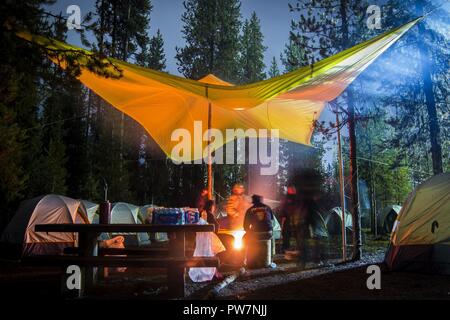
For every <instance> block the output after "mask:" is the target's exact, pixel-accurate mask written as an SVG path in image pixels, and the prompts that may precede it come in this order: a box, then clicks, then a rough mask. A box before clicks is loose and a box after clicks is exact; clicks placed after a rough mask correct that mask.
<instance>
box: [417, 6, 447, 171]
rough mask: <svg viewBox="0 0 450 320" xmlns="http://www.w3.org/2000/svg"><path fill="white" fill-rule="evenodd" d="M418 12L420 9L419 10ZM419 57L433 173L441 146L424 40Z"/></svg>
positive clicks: (438, 168)
mask: <svg viewBox="0 0 450 320" xmlns="http://www.w3.org/2000/svg"><path fill="white" fill-rule="evenodd" d="M418 6H419V9H420V10H421V11H422V12H423V2H422V1H420V2H419V4H418ZM419 12H420V11H419ZM418 29H419V36H420V37H425V36H426V31H425V27H424V22H423V21H422V22H420V23H419V25H418ZM419 50H420V58H421V63H422V81H423V91H424V93H425V104H426V106H427V113H428V127H429V130H430V143H431V159H432V163H433V173H434V174H439V173H442V172H443V169H442V147H441V142H440V128H439V121H438V116H437V110H436V99H435V98H434V90H433V81H432V80H431V72H430V59H429V52H428V48H427V46H426V44H425V43H424V42H422V41H421V42H419Z"/></svg>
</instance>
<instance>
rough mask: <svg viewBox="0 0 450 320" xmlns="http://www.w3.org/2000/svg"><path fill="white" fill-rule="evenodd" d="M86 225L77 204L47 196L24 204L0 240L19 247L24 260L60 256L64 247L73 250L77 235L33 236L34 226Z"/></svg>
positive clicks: (83, 212)
mask: <svg viewBox="0 0 450 320" xmlns="http://www.w3.org/2000/svg"><path fill="white" fill-rule="evenodd" d="M50 223H89V220H88V217H87V212H86V208H85V207H84V205H83V203H82V202H81V201H80V200H75V199H71V198H68V197H64V196H60V195H55V194H50V195H45V196H39V197H36V198H33V199H29V200H25V201H24V202H22V203H21V205H20V206H19V208H18V209H17V212H16V214H15V215H14V217H13V218H12V220H11V222H10V223H9V225H8V226H7V227H6V230H5V231H4V233H3V236H2V242H5V243H8V244H11V245H16V246H18V245H21V246H22V249H23V251H22V254H23V255H24V256H30V255H41V254H62V253H63V249H64V248H65V247H71V246H76V245H77V242H78V239H77V234H76V233H64V232H48V233H47V232H35V231H34V227H35V226H36V225H37V224H50Z"/></svg>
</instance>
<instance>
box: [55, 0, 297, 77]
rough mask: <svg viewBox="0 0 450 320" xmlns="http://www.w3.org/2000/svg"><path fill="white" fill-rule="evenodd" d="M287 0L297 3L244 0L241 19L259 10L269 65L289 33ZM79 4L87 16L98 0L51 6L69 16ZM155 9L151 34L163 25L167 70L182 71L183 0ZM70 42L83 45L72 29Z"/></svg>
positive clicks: (67, 0) (164, 1)
mask: <svg viewBox="0 0 450 320" xmlns="http://www.w3.org/2000/svg"><path fill="white" fill-rule="evenodd" d="M288 3H295V0H276V1H273V0H242V6H241V12H242V19H243V20H244V19H247V18H250V16H251V14H252V12H253V11H256V14H257V15H258V17H259V19H260V20H261V28H262V33H263V34H264V36H265V39H264V44H265V45H266V46H267V51H266V55H265V61H266V65H269V63H270V60H271V59H272V57H273V56H275V57H276V58H277V59H278V58H279V56H280V53H281V52H282V51H283V49H284V45H285V43H286V42H287V40H288V37H289V29H290V23H291V19H292V18H293V17H294V14H293V13H290V12H289V8H288ZM71 4H76V5H78V6H79V7H80V9H81V14H82V15H83V16H84V15H85V14H87V13H88V12H89V11H93V10H94V4H95V1H89V0H79V1H74V0H62V1H57V3H55V4H54V5H52V6H51V7H50V10H51V11H52V12H53V13H55V14H59V13H60V12H62V13H63V16H66V9H67V7H68V6H69V5H71ZM152 5H153V11H152V13H151V16H150V19H151V22H150V24H151V26H150V30H149V33H150V34H151V35H153V34H155V33H156V30H157V29H160V30H161V32H162V34H163V37H164V42H165V43H164V49H165V53H166V58H167V71H168V72H169V73H172V74H177V75H179V72H178V70H177V65H176V60H175V58H174V57H175V54H176V51H175V47H176V46H182V45H183V44H184V40H183V38H182V33H181V30H182V27H183V25H182V22H181V15H182V14H183V11H184V8H183V0H152ZM67 41H68V42H69V43H72V44H75V45H80V41H79V36H78V35H77V33H76V32H75V31H69V33H68V40H67Z"/></svg>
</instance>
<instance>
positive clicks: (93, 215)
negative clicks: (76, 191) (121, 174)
mask: <svg viewBox="0 0 450 320" xmlns="http://www.w3.org/2000/svg"><path fill="white" fill-rule="evenodd" d="M80 201H81V202H82V203H83V205H84V207H85V208H86V212H87V216H88V219H89V222H90V223H98V222H99V215H98V208H99V207H100V205H98V204H97V203H93V202H90V201H88V200H80Z"/></svg>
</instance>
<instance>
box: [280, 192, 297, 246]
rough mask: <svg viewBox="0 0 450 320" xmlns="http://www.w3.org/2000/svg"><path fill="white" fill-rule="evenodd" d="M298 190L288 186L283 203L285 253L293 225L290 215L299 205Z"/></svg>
mask: <svg viewBox="0 0 450 320" xmlns="http://www.w3.org/2000/svg"><path fill="white" fill-rule="evenodd" d="M296 194H297V191H296V190H295V187H294V186H289V187H288V188H287V194H286V197H285V198H284V201H283V204H282V205H281V212H280V219H281V236H282V241H283V242H282V244H281V251H282V252H283V253H284V252H285V251H286V250H288V249H289V247H290V240H291V226H290V219H289V217H290V216H292V215H293V214H294V211H295V208H296V207H297V199H296Z"/></svg>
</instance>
